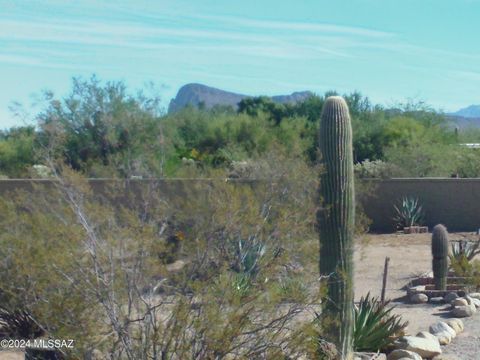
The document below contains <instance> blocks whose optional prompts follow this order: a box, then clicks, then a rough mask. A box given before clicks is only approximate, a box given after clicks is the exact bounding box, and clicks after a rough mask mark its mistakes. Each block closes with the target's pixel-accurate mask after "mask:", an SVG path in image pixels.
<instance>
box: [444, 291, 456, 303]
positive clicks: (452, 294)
mask: <svg viewBox="0 0 480 360" xmlns="http://www.w3.org/2000/svg"><path fill="white" fill-rule="evenodd" d="M456 298H458V295H457V293H455V292H449V293H448V294H447V295H445V297H444V298H443V300H444V301H445V302H446V303H447V304H450V303H451V302H452V301H453V300H455V299H456Z"/></svg>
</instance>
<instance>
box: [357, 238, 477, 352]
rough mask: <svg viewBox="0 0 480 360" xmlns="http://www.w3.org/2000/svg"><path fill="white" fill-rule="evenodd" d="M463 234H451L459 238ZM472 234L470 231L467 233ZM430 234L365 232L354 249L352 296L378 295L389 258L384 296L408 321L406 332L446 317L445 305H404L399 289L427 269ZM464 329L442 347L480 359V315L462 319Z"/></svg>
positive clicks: (415, 330) (402, 295)
mask: <svg viewBox="0 0 480 360" xmlns="http://www.w3.org/2000/svg"><path fill="white" fill-rule="evenodd" d="M462 235H466V234H465V233H463V234H451V239H460V238H461V237H462ZM471 236H472V237H473V234H471ZM430 242H431V234H409V235H405V234H382V235H367V236H365V237H364V238H363V239H361V240H359V241H358V243H357V245H356V248H355V297H356V299H357V300H359V299H360V297H361V296H362V295H366V294H367V293H368V292H369V291H370V293H371V294H372V295H373V296H380V294H381V289H382V277H383V268H384V263H385V257H386V256H388V257H390V265H389V271H388V281H387V288H386V289H387V290H386V298H387V299H391V300H392V304H393V305H395V306H396V308H395V310H394V312H395V313H397V314H399V315H401V316H402V318H403V319H404V320H407V321H408V322H409V325H408V328H407V333H408V334H409V335H416V334H417V333H418V332H419V331H423V330H427V331H428V327H429V326H430V325H431V324H433V323H435V322H437V321H440V320H442V319H443V318H444V317H446V315H447V312H446V307H445V305H442V306H433V305H430V304H421V305H413V304H407V303H406V302H405V301H404V299H403V297H404V296H405V294H406V293H405V291H404V290H403V289H402V288H403V287H404V286H405V285H406V284H407V283H408V282H409V281H410V280H411V279H412V278H414V277H417V276H418V275H420V274H426V273H429V272H430V271H431V266H432V265H431V261H432V255H431V252H430ZM463 321H464V323H465V332H464V333H462V334H460V335H459V336H458V337H457V338H455V339H454V340H453V342H452V343H451V344H450V345H448V346H444V347H442V348H443V351H444V353H446V354H452V355H453V354H455V355H456V356H457V357H458V358H459V359H462V360H470V359H472V360H478V359H480V314H477V315H476V316H473V317H472V318H468V319H464V320H463Z"/></svg>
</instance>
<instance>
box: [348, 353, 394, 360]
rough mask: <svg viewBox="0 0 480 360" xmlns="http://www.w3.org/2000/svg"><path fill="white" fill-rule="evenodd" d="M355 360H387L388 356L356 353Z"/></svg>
mask: <svg viewBox="0 0 480 360" xmlns="http://www.w3.org/2000/svg"><path fill="white" fill-rule="evenodd" d="M353 360H387V356H386V355H385V354H382V353H367V352H356V353H354V354H353Z"/></svg>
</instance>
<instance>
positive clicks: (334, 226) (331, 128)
mask: <svg viewBox="0 0 480 360" xmlns="http://www.w3.org/2000/svg"><path fill="white" fill-rule="evenodd" d="M319 144H320V152H321V156H322V163H323V169H322V174H321V181H320V196H321V199H322V200H323V203H322V207H321V209H320V210H319V211H318V215H317V218H318V228H319V235H320V274H321V278H322V279H325V280H326V283H327V285H328V287H327V289H328V291H327V294H326V297H325V301H324V305H323V309H322V318H323V319H324V332H325V333H328V335H329V336H331V340H332V341H333V342H334V344H335V345H336V347H337V352H338V356H339V358H341V359H351V357H352V354H353V350H352V346H353V344H352V341H353V236H354V224H355V200H354V180H353V151H352V127H351V124H350V115H349V111H348V106H347V104H346V102H345V100H344V99H343V98H341V97H339V96H333V97H329V98H328V99H327V100H326V102H325V104H324V107H323V111H322V117H321V122H320V139H319Z"/></svg>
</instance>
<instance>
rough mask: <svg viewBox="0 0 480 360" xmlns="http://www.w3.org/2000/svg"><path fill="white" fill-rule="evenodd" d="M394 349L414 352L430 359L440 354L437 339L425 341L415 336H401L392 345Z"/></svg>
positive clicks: (440, 350)
mask: <svg viewBox="0 0 480 360" xmlns="http://www.w3.org/2000/svg"><path fill="white" fill-rule="evenodd" d="M394 346H395V348H396V349H403V350H409V351H413V352H416V353H417V354H418V355H420V356H421V357H424V358H432V357H434V356H436V355H440V354H441V353H442V349H441V348H440V343H439V342H438V340H437V339H435V340H433V339H426V338H421V337H417V336H403V337H401V338H399V339H397V340H396V341H395V343H394Z"/></svg>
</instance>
